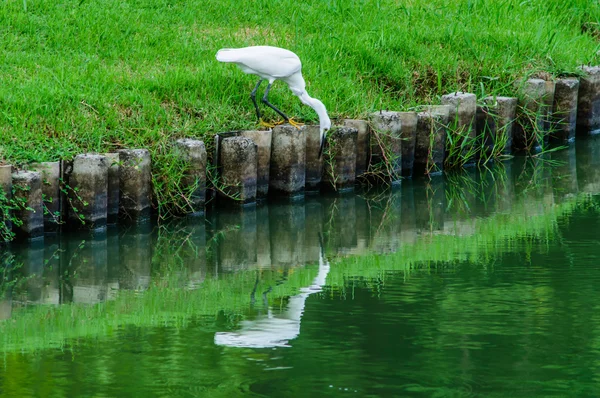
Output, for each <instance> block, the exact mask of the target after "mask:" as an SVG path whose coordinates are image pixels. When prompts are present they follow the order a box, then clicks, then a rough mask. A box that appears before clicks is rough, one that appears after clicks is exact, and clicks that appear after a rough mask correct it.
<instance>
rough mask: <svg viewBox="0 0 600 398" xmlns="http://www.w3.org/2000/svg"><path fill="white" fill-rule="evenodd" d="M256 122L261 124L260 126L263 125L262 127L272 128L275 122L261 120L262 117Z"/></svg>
mask: <svg viewBox="0 0 600 398" xmlns="http://www.w3.org/2000/svg"><path fill="white" fill-rule="evenodd" d="M258 124H259V125H261V126H263V127H266V128H269V129H272V128H273V127H275V124H273V123H269V122H265V121H264V120H262V118H260V119H259V120H258Z"/></svg>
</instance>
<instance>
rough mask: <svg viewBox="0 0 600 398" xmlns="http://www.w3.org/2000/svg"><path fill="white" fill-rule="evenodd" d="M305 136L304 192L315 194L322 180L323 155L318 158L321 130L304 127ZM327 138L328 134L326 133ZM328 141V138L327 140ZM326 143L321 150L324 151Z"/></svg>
mask: <svg viewBox="0 0 600 398" xmlns="http://www.w3.org/2000/svg"><path fill="white" fill-rule="evenodd" d="M304 132H305V134H306V171H305V185H304V192H307V193H315V192H319V190H320V188H321V180H322V179H323V159H324V158H323V155H321V157H319V150H320V149H321V130H320V129H319V126H304ZM327 135H328V136H329V133H327ZM327 140H328V141H329V138H328V139H327ZM326 148H327V143H325V146H324V148H323V151H326Z"/></svg>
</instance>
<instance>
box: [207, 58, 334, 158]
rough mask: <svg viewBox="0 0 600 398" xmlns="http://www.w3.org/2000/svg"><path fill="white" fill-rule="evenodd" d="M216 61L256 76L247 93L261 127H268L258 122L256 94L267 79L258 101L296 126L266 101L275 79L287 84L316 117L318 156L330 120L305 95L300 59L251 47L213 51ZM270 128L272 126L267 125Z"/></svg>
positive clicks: (322, 107)
mask: <svg viewBox="0 0 600 398" xmlns="http://www.w3.org/2000/svg"><path fill="white" fill-rule="evenodd" d="M217 61H220V62H229V63H234V64H236V65H237V66H239V68H240V69H241V70H242V71H243V72H244V73H248V74H252V75H257V76H259V77H260V80H259V81H258V83H256V87H254V90H252V92H251V93H250V98H251V99H252V103H253V104H254V109H255V110H256V116H257V117H258V120H259V122H260V123H261V124H263V125H266V126H268V124H267V123H265V122H264V121H263V120H262V117H261V113H260V109H259V108H258V104H257V103H256V91H257V90H258V87H259V86H260V84H261V83H262V82H263V80H268V81H269V85H268V86H267V90H266V91H265V94H264V96H263V98H262V102H263V103H265V104H266V105H267V106H269V107H270V108H271V109H273V110H274V111H275V112H277V113H278V114H279V115H281V117H283V119H284V120H285V121H286V122H287V123H290V124H292V125H294V126H298V123H296V122H294V121H292V120H291V119H290V118H289V117H287V115H286V114H285V113H283V112H282V111H280V110H279V109H277V108H276V107H275V106H274V105H273V104H271V103H270V102H269V90H270V89H271V85H272V84H273V82H274V81H275V80H283V81H284V82H286V83H287V85H288V86H289V88H290V90H292V92H293V93H294V95H296V96H297V97H298V98H300V101H302V103H303V104H305V105H308V106H310V107H311V108H313V109H314V110H315V112H317V115H319V127H320V130H321V149H320V151H319V156H320V154H321V153H322V151H323V145H324V143H325V135H326V131H327V130H329V129H330V128H331V120H330V119H329V116H328V115H327V109H326V108H325V105H323V103H322V102H321V101H319V100H318V99H316V98H312V97H311V96H310V95H308V93H307V92H306V82H305V81H304V78H303V77H302V63H301V62H300V58H298V56H297V55H296V54H294V53H293V52H291V51H289V50H286V49H283V48H279V47H271V46H252V47H244V48H223V49H221V50H219V51H218V52H217ZM271 127H272V126H271Z"/></svg>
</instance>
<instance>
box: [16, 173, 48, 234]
mask: <svg viewBox="0 0 600 398" xmlns="http://www.w3.org/2000/svg"><path fill="white" fill-rule="evenodd" d="M12 185H13V187H14V199H15V201H16V202H17V207H18V210H15V212H14V216H15V217H16V218H17V219H19V220H21V221H22V224H21V225H20V226H17V225H13V232H14V233H15V234H16V236H17V238H19V239H34V238H38V237H41V236H43V235H44V210H43V206H42V174H41V173H39V172H34V171H23V170H19V171H17V172H15V173H13V174H12Z"/></svg>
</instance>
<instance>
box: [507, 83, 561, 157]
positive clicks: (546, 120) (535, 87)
mask: <svg viewBox="0 0 600 398" xmlns="http://www.w3.org/2000/svg"><path fill="white" fill-rule="evenodd" d="M518 90H519V92H520V94H521V101H520V105H521V107H522V108H523V110H522V113H521V114H520V115H519V116H518V119H517V123H516V124H515V126H514V133H513V151H515V152H521V153H523V152H538V151H540V150H541V149H542V147H543V146H545V145H546V144H547V143H548V135H549V131H550V115H551V112H552V104H553V102H554V82H549V81H545V80H542V79H529V80H526V81H525V82H523V83H522V84H521V86H520V87H518Z"/></svg>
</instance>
